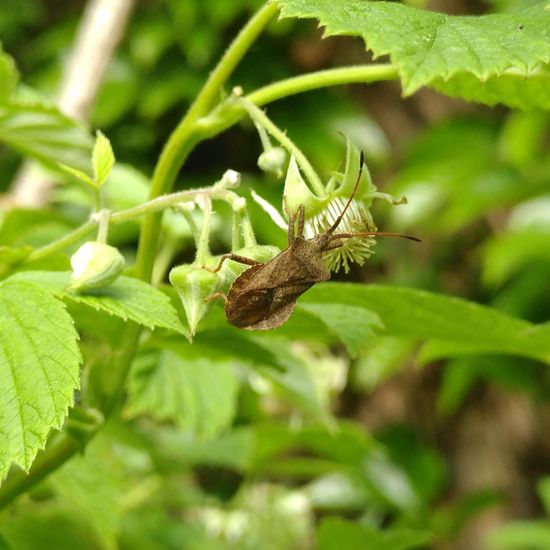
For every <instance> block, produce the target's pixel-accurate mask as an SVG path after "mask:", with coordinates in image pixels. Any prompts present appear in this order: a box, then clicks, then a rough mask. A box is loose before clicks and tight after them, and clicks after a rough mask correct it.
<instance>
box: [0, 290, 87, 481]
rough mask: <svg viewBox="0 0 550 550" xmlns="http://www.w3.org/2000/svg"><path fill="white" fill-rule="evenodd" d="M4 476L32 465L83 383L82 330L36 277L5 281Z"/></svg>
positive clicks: (0, 448)
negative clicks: (30, 280) (79, 342)
mask: <svg viewBox="0 0 550 550" xmlns="http://www.w3.org/2000/svg"><path fill="white" fill-rule="evenodd" d="M0 327H1V330H0V388H2V399H1V400H0V479H3V478H4V477H5V475H6V473H7V471H8V468H9V466H10V464H11V463H15V464H18V465H20V466H21V467H23V468H24V469H25V470H28V468H29V467H30V465H31V464H32V461H33V460H34V457H35V456H36V453H37V451H38V450H39V449H41V448H43V447H44V444H45V443H46V437H47V435H48V432H49V431H50V430H51V429H59V428H60V427H61V425H62V423H63V421H64V419H65V417H66V416H67V412H68V409H69V407H70V406H71V405H72V403H73V399H74V392H75V390H76V389H78V387H79V366H80V361H81V358H80V352H79V349H78V345H77V340H78V335H77V333H76V330H75V329H74V326H73V322H72V319H71V318H70V316H69V314H68V313H67V312H66V311H65V308H64V306H63V305H62V304H61V303H60V302H59V301H58V300H56V299H55V298H54V297H52V296H51V295H50V293H49V292H47V291H45V290H42V289H41V288H40V287H39V286H37V285H36V284H34V283H28V282H23V281H14V280H8V281H6V282H4V283H2V284H1V285H0Z"/></svg>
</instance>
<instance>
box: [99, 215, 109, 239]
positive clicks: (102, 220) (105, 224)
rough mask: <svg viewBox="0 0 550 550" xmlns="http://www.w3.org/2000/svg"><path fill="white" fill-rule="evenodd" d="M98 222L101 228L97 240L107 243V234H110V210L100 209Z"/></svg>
mask: <svg viewBox="0 0 550 550" xmlns="http://www.w3.org/2000/svg"><path fill="white" fill-rule="evenodd" d="M96 216H97V223H98V225H99V228H98V230H97V238H96V240H97V242H98V243H106V242H107V235H108V234H109V221H110V220H109V211H108V210H105V209H103V210H100V211H99V212H98V213H97V214H96Z"/></svg>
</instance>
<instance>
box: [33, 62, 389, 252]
mask: <svg viewBox="0 0 550 550" xmlns="http://www.w3.org/2000/svg"><path fill="white" fill-rule="evenodd" d="M397 77H398V71H397V68H396V67H395V66H393V65H363V66H356V67H342V68H338V69H328V70H325V71H318V72H315V73H311V74H306V75H300V76H296V77H292V78H287V79H286V80H281V81H279V82H275V83H273V84H269V85H267V86H264V87H262V88H259V89H258V90H256V91H255V92H252V93H251V94H249V95H248V96H246V98H247V99H248V100H249V101H251V102H252V103H254V104H255V105H257V106H262V105H266V104H268V103H271V102H273V101H277V100H279V99H283V98H285V97H288V96H291V95H294V94H298V93H302V92H307V91H311V90H315V89H318V88H323V87H326V86H335V85H341V84H351V83H354V82H356V83H360V82H362V83H367V82H376V81H383V80H393V79H396V78H397ZM245 114H246V111H245V110H244V109H243V108H242V107H239V106H238V105H235V102H234V101H233V102H232V104H231V105H228V102H224V103H222V104H220V106H218V107H216V109H214V111H212V114H211V115H209V116H208V117H204V118H202V119H200V121H197V122H196V124H195V131H196V132H198V133H200V137H198V136H195V138H194V139H195V140H196V141H197V142H198V141H201V140H203V139H206V138H208V137H212V136H214V135H216V134H218V133H220V132H222V131H223V130H225V129H226V128H229V127H230V126H231V125H233V124H235V123H236V122H237V121H238V120H240V119H241V118H242V117H243V116H244V115H245ZM164 199H165V198H164V197H159V198H158V199H155V200H158V201H159V202H158V203H155V204H157V205H158V208H151V210H149V204H150V203H144V204H142V205H139V206H136V207H134V208H129V209H128V210H123V211H121V212H117V213H115V214H112V215H111V218H110V222H111V223H115V224H116V223H122V222H124V221H131V220H132V219H134V218H136V217H139V216H140V215H143V214H147V213H149V212H158V211H161V210H163V209H164V208H166V206H162V207H161V205H162V204H164V202H163V201H164ZM170 200H171V199H168V202H170ZM171 204H172V203H170V205H171ZM95 226H96V224H95V222H94V221H88V222H86V223H84V224H83V225H82V226H80V227H78V228H77V229H75V230H74V231H73V232H72V233H69V234H68V235H65V236H64V237H62V238H61V239H59V240H58V241H54V242H53V243H50V244H48V245H46V246H44V247H42V248H39V249H37V250H35V251H34V252H32V253H31V254H30V255H29V256H28V258H27V260H26V262H32V261H36V260H41V259H43V258H45V257H47V256H49V255H50V254H53V253H54V252H58V251H60V250H64V249H65V248H67V247H69V246H71V245H72V244H75V243H77V242H79V241H80V240H82V239H83V238H84V237H86V236H87V235H89V234H90V233H91V232H92V231H93V229H94V227H95Z"/></svg>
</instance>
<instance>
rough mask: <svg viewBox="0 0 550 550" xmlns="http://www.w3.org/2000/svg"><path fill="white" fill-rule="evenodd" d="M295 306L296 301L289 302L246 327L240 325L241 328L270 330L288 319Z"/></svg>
mask: <svg viewBox="0 0 550 550" xmlns="http://www.w3.org/2000/svg"><path fill="white" fill-rule="evenodd" d="M295 307H296V302H289V303H288V304H286V305H285V306H283V307H281V308H279V309H278V310H277V311H276V312H275V313H274V314H273V315H271V316H270V317H267V318H266V319H263V320H261V321H259V322H257V323H255V324H253V325H248V326H246V327H241V328H243V329H245V330H271V329H274V328H277V327H280V326H281V325H282V324H284V323H286V322H287V321H288V319H289V317H290V316H291V315H292V312H293V311H294V308H295Z"/></svg>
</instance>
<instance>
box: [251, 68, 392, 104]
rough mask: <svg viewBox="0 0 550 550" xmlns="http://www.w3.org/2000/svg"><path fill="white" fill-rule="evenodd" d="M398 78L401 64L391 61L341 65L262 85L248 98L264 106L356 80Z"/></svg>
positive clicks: (358, 82)
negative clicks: (389, 62) (396, 64)
mask: <svg viewBox="0 0 550 550" xmlns="http://www.w3.org/2000/svg"><path fill="white" fill-rule="evenodd" d="M397 78H399V72H398V70H397V67H396V66H395V65H390V64H377V65H356V66H353V67H339V68H337V69H326V70H324V71H317V72H314V73H309V74H305V75H299V76H293V77H291V78H286V79H285V80H279V81H278V82H274V83H273V84H268V85H267V86H263V87H262V88H258V89H257V90H255V91H254V92H252V93H250V94H248V95H247V96H245V97H246V99H248V100H249V101H251V102H252V103H254V104H255V105H257V106H259V107H261V106H262V105H266V104H268V103H273V102H274V101H277V100H279V99H283V98H285V97H289V96H292V95H295V94H300V93H303V92H309V91H311V90H318V89H320V88H327V87H329V86H340V85H342V84H353V83H357V84H366V83H368V82H382V81H384V80H395V79H397Z"/></svg>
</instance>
